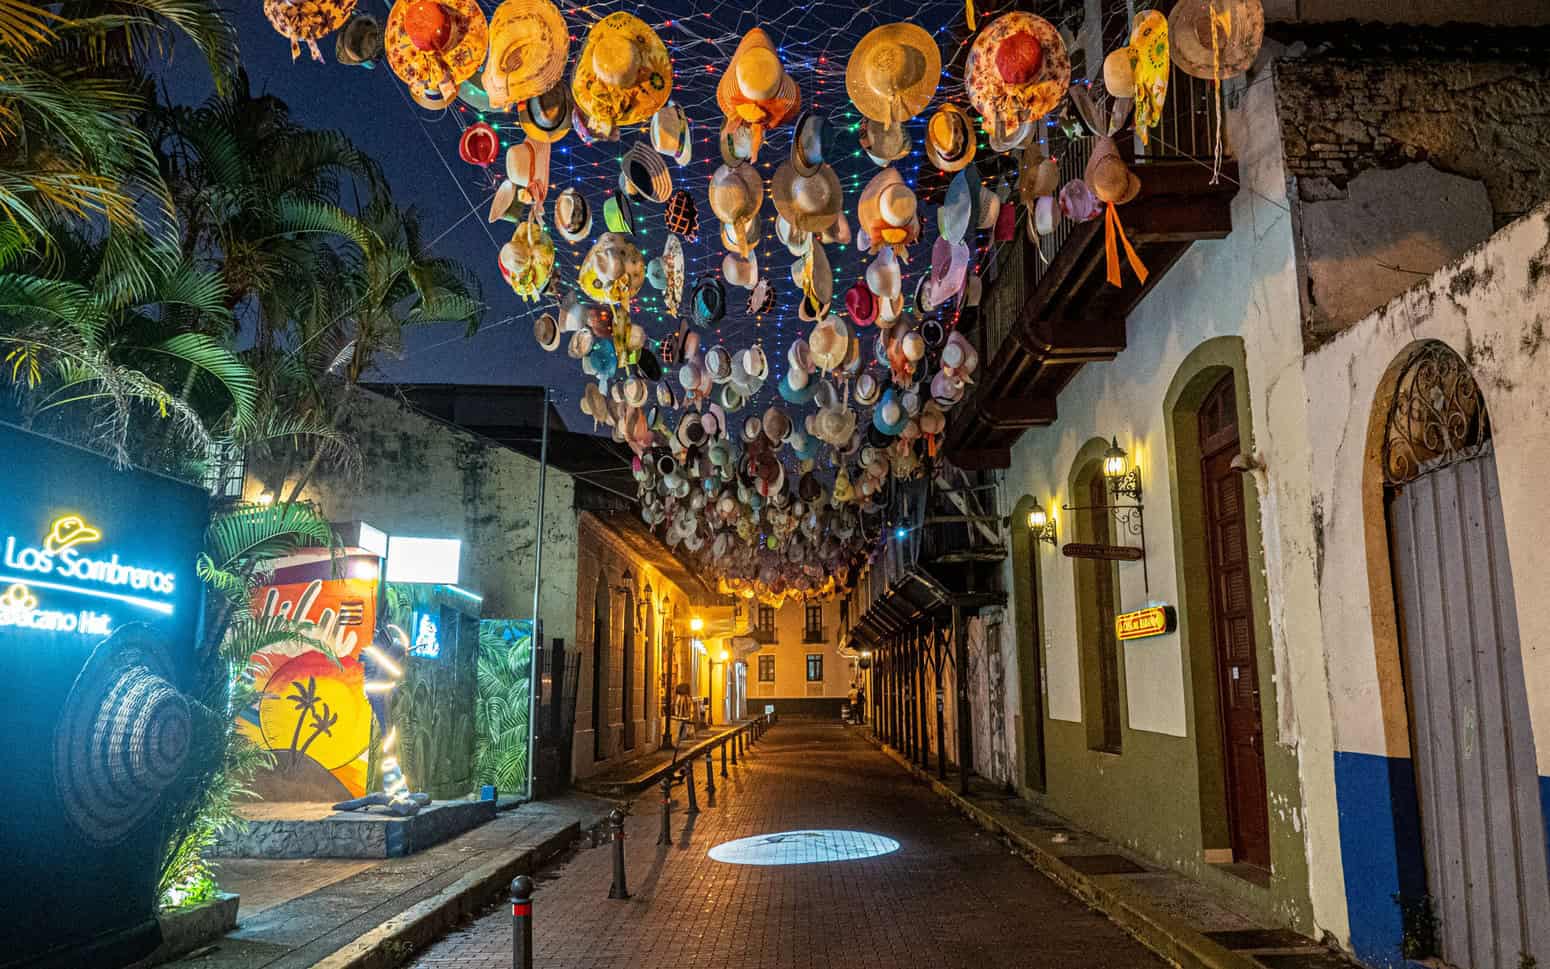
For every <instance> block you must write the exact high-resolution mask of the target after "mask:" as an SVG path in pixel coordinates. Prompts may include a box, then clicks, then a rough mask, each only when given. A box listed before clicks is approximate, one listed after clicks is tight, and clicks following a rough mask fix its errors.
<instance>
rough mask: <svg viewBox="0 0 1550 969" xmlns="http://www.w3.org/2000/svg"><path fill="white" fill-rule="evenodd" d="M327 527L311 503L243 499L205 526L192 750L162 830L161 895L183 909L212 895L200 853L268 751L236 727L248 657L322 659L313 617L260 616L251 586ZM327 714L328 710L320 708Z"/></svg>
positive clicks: (324, 535)
mask: <svg viewBox="0 0 1550 969" xmlns="http://www.w3.org/2000/svg"><path fill="white" fill-rule="evenodd" d="M333 544H334V533H333V529H332V528H330V527H329V524H328V522H327V520H325V519H324V518H323V517H322V515H321V514H319V513H318V511H317V510H316V509H315V508H313V507H312V506H311V505H304V504H292V503H288V502H287V503H280V504H276V505H242V506H238V507H237V508H234V509H232V510H230V511H227V512H224V513H222V514H219V515H217V516H216V517H215V518H214V519H212V520H211V522H210V525H209V528H208V529H206V531H205V551H204V553H203V554H202V555H201V556H200V557H199V561H198V564H197V571H198V573H199V577H200V578H201V579H202V580H204V583H205V586H206V592H207V596H206V609H205V614H206V616H207V617H209V619H208V621H207V624H206V626H205V635H204V640H203V641H202V642H201V643H200V648H199V652H198V655H197V657H196V662H195V664H194V670H193V683H192V684H191V686H190V690H189V693H190V695H191V696H192V697H193V698H194V699H196V700H198V701H199V707H198V709H199V716H197V717H196V718H195V727H194V737H193V750H192V752H191V756H190V757H189V764H190V765H191V766H190V767H189V768H188V769H187V773H186V775H185V777H184V781H183V783H182V784H181V785H180V787H179V790H180V791H181V793H182V795H183V796H182V798H181V800H180V801H179V802H178V803H177V804H176V805H174V806H173V810H172V811H171V812H170V813H169V820H168V823H167V827H166V828H165V831H164V842H163V843H164V844H165V846H166V847H165V848H164V849H163V854H162V865H161V875H160V877H159V879H158V882H157V896H158V900H159V901H160V902H161V903H162V904H163V905H171V906H176V905H187V904H194V903H195V902H197V901H203V900H205V899H208V898H210V897H213V895H214V893H215V891H216V888H215V881H214V879H213V877H212V876H211V873H210V869H209V866H208V865H206V864H205V861H204V853H205V851H206V850H208V849H209V848H210V846H211V845H213V844H214V843H215V840H216V837H217V835H218V833H219V832H220V831H221V829H222V828H225V827H228V826H240V825H241V824H242V823H243V821H242V819H241V818H240V817H239V816H238V815H237V814H236V812H235V811H234V810H233V805H234V804H235V803H236V801H237V799H238V798H239V797H242V796H243V795H246V794H248V793H250V792H249V791H248V789H247V783H248V781H249V779H251V778H252V776H253V774H254V772H255V771H257V770H258V769H259V768H261V767H266V766H269V765H270V756H269V753H268V752H267V751H265V750H264V749H263V748H262V747H260V746H259V745H258V744H255V743H254V742H253V741H252V740H250V739H248V738H247V737H245V736H243V735H242V734H241V733H239V732H238V730H237V725H236V719H235V716H234V714H235V711H237V710H242V709H246V708H247V707H248V706H250V705H252V704H253V703H254V702H256V701H257V699H258V694H259V689H258V687H257V685H256V679H255V672H256V671H255V670H254V668H253V665H252V661H253V657H254V656H255V655H256V654H258V653H260V652H262V651H264V650H266V649H270V648H272V647H274V646H278V645H280V644H282V643H293V642H300V643H304V644H306V645H308V646H311V647H313V648H314V649H317V650H319V651H320V652H322V653H323V654H324V655H327V656H332V655H333V652H332V650H331V649H330V648H329V647H328V645H327V644H326V643H324V642H322V641H321V640H317V639H315V638H313V632H314V629H313V626H312V624H311V623H306V622H299V621H296V620H292V619H289V618H287V617H284V616H257V615H254V613H253V609H252V607H251V602H252V596H253V590H254V589H255V588H257V587H258V586H259V585H262V584H263V583H264V582H265V581H266V580H267V579H268V577H269V574H270V571H271V563H273V562H274V561H275V560H276V559H278V558H280V557H282V556H285V555H289V554H291V553H293V552H295V551H296V550H297V549H300V548H308V547H312V548H316V547H319V546H321V547H327V548H331V547H333ZM321 712H322V714H323V716H324V718H325V719H326V717H327V716H328V714H327V712H326V711H321Z"/></svg>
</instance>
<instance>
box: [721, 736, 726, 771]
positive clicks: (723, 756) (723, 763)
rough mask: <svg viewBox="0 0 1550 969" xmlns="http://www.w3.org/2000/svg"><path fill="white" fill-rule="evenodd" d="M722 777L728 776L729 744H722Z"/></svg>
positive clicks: (724, 742) (723, 742)
mask: <svg viewBox="0 0 1550 969" xmlns="http://www.w3.org/2000/svg"><path fill="white" fill-rule="evenodd" d="M721 776H722V777H726V776H727V742H726V741H725V740H723V741H722V742H721Z"/></svg>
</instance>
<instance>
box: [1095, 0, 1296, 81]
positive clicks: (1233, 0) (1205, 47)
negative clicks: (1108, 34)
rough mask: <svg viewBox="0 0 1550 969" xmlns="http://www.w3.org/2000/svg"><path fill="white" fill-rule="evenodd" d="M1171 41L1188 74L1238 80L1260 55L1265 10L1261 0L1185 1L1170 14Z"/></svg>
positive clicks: (1177, 63) (1177, 62)
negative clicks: (1236, 78) (1238, 76)
mask: <svg viewBox="0 0 1550 969" xmlns="http://www.w3.org/2000/svg"><path fill="white" fill-rule="evenodd" d="M1168 39H1169V44H1170V46H1171V50H1170V52H1169V53H1170V55H1171V56H1172V58H1173V63H1174V65H1175V66H1177V67H1178V69H1179V70H1181V71H1183V72H1184V73H1185V74H1189V75H1191V76H1194V77H1200V78H1205V79H1206V80H1208V81H1209V80H1218V81H1220V80H1224V79H1226V78H1229V77H1236V76H1237V75H1239V74H1242V73H1243V72H1244V71H1247V70H1248V69H1249V68H1250V67H1252V66H1254V58H1255V57H1257V56H1259V48H1260V44H1261V43H1263V42H1264V39H1265V8H1264V6H1263V5H1262V3H1261V0H1183V2H1181V3H1179V4H1178V5H1176V6H1175V7H1174V8H1173V12H1172V13H1170V14H1169V15H1168ZM1105 77H1107V74H1105Z"/></svg>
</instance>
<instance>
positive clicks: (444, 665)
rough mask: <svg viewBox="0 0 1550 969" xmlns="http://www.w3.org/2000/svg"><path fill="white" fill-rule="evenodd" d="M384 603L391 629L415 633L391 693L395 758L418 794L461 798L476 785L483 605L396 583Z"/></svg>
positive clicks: (449, 592)
mask: <svg viewBox="0 0 1550 969" xmlns="http://www.w3.org/2000/svg"><path fill="white" fill-rule="evenodd" d="M384 601H385V603H386V613H387V615H386V619H387V623H388V626H389V628H392V629H403V630H410V631H412V632H411V633H410V634H408V635H406V636H405V640H406V643H407V656H406V657H405V659H404V662H403V664H402V672H403V676H402V679H400V680H399V681H398V682H397V685H396V687H395V688H393V689H392V691H391V693H390V694H389V696H390V700H389V703H388V707H389V712H388V720H387V722H390V723H391V724H392V725H393V728H392V730H391V731H390V733H389V734H388V738H389V739H391V741H392V744H391V747H392V750H391V752H392V753H394V754H396V757H397V761H398V764H399V765H400V767H401V768H402V771H403V773H404V775H405V776H406V777H407V778H408V779H409V784H410V786H411V787H412V788H413V789H414V790H416V791H425V792H427V793H429V794H430V795H431V796H432V797H435V798H446V797H462V796H464V795H465V794H467V793H469V792H470V791H472V790H473V789H474V788H475V787H476V786H477V784H476V783H475V770H474V703H475V701H474V697H475V686H474V684H475V679H476V673H475V665H476V663H477V660H478V654H479V600H478V598H477V597H474V596H470V595H469V594H468V593H466V592H463V591H461V590H459V589H456V588H454V587H451V586H444V585H418V584H410V583H398V582H392V583H388V585H387V587H386V589H385V596H384ZM388 746H389V745H388V740H387V739H385V740H384V742H383V747H384V750H385V751H387V749H388Z"/></svg>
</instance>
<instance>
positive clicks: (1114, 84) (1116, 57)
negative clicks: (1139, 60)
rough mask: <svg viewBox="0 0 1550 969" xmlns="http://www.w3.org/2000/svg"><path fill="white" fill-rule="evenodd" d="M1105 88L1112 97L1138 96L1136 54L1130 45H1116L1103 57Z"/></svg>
mask: <svg viewBox="0 0 1550 969" xmlns="http://www.w3.org/2000/svg"><path fill="white" fill-rule="evenodd" d="M1103 89H1104V90H1105V91H1107V92H1109V97H1111V98H1133V97H1135V96H1136V55H1135V51H1133V50H1131V49H1130V48H1129V47H1116V48H1115V49H1114V50H1111V51H1109V56H1107V57H1105V58H1104V59H1103Z"/></svg>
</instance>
